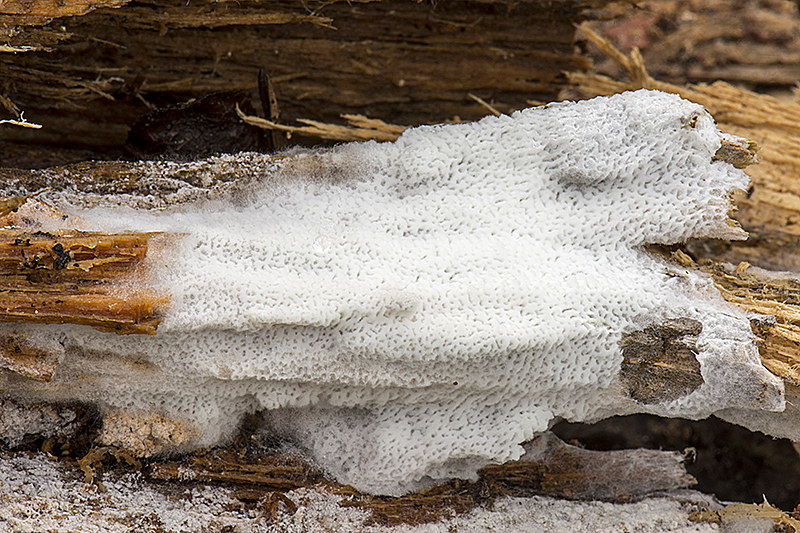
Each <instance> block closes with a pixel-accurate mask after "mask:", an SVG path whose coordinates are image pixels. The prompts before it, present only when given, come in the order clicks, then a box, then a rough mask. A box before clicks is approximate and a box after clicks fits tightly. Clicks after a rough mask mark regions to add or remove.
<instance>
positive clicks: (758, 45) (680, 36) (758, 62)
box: [588, 0, 800, 90]
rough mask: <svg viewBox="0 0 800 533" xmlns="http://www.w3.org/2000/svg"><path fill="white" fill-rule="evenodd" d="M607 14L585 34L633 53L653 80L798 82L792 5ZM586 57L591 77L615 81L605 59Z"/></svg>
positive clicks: (776, 1)
mask: <svg viewBox="0 0 800 533" xmlns="http://www.w3.org/2000/svg"><path fill="white" fill-rule="evenodd" d="M607 13H608V15H609V16H606V17H602V18H598V19H597V20H594V21H592V22H591V28H592V29H593V30H594V31H596V32H597V33H598V34H600V35H603V36H604V37H606V38H608V39H610V40H611V41H612V42H613V43H615V45H616V46H617V47H618V48H620V49H621V50H623V51H625V52H628V51H630V50H631V48H632V47H633V46H637V47H639V48H640V49H641V52H642V55H643V56H644V59H645V62H646V64H647V67H648V70H649V71H650V72H651V73H652V74H653V75H654V76H655V77H656V78H659V79H664V80H670V81H672V82H673V83H686V82H694V83H697V82H713V81H717V80H724V81H727V82H729V83H732V84H735V85H743V84H745V85H749V86H761V87H768V88H769V87H776V86H782V88H783V89H784V90H785V89H788V88H790V87H792V86H794V85H795V84H796V83H797V81H798V80H800V31H798V30H800V12H798V6H797V2H794V1H793V0H770V1H769V2H763V1H752V0H742V1H737V2H727V1H708V0H648V1H647V2H642V3H639V4H637V6H636V8H632V7H631V6H625V5H614V6H610V7H609V8H608V9H607ZM588 52H589V55H590V57H592V59H593V60H594V61H595V70H596V71H597V72H600V73H603V74H607V75H611V76H616V75H618V73H619V70H618V67H617V66H616V65H615V64H614V63H613V61H610V60H609V59H608V58H607V57H603V56H602V55H597V54H594V53H593V51H592V50H589V51H588Z"/></svg>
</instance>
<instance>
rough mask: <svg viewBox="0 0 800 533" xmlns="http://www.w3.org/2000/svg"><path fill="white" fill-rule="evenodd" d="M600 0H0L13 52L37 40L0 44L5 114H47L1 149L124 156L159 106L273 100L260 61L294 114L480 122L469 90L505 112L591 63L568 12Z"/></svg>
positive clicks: (286, 110) (32, 154) (0, 20)
mask: <svg viewBox="0 0 800 533" xmlns="http://www.w3.org/2000/svg"><path fill="white" fill-rule="evenodd" d="M110 1H111V0H110ZM122 3H124V2H123V1H122V0H120V1H118V2H117V1H116V0H113V1H112V5H120V4H122ZM604 3H606V2H605V1H603V0H558V1H550V2H540V1H525V2H517V3H513V4H508V3H505V2H499V1H497V2H496V1H475V0H467V1H457V0H447V1H443V2H442V1H440V2H435V3H432V4H431V3H419V2H411V1H405V0H387V1H367V2H344V1H341V2H310V3H309V2H300V1H298V0H279V1H276V2H268V3H267V2H263V1H258V0H253V1H248V2H231V1H223V2H216V1H211V0H199V1H193V2H192V3H191V4H186V2H184V1H182V0H180V1H179V0H159V1H156V2H149V3H145V2H135V1H134V2H130V3H127V4H126V5H124V6H122V7H119V8H115V9H112V8H109V7H100V8H99V9H95V10H94V11H91V12H89V13H88V14H85V15H83V16H74V17H71V18H61V19H58V20H57V21H54V22H52V23H50V24H48V25H45V26H43V27H33V26H30V25H29V26H24V27H23V26H19V25H20V24H30V23H41V22H42V18H43V17H63V16H65V15H68V14H78V13H81V12H84V11H85V10H86V9H87V6H89V5H90V4H87V3H86V2H81V1H79V0H70V1H67V2H63V3H62V2H59V3H49V2H45V1H43V0H42V1H35V2H19V1H12V2H5V3H3V4H2V5H0V35H2V33H3V28H5V33H6V35H5V39H4V41H5V43H6V44H5V46H6V48H5V50H7V51H18V52H19V51H24V50H28V51H27V52H25V53H17V54H15V55H12V54H9V53H6V54H2V53H0V80H1V81H0V96H3V97H4V98H5V100H4V101H7V102H8V103H9V105H4V106H3V107H5V108H6V111H5V112H2V111H3V110H2V109H0V119H4V118H6V119H18V118H19V111H24V112H25V118H27V119H28V120H29V121H30V122H31V123H35V124H40V125H42V126H43V127H42V128H41V129H40V130H31V129H25V128H15V127H8V126H6V127H4V128H3V129H2V130H0V153H3V162H4V166H15V167H19V168H25V167H37V168H43V167H47V166H54V165H58V164H64V163H68V162H77V161H83V160H89V159H105V158H117V157H119V156H120V155H122V153H123V149H124V148H125V146H126V139H127V136H128V132H129V130H130V129H131V127H132V125H133V124H134V123H135V122H136V121H137V120H138V119H139V118H140V117H142V116H144V115H146V114H148V113H150V112H151V111H152V110H154V109H161V108H164V107H165V106H170V105H174V104H177V103H182V102H187V101H188V100H190V99H200V98H201V97H203V96H206V95H209V94H210V93H217V92H220V91H227V92H230V91H239V93H238V98H239V100H238V101H239V102H240V104H242V105H243V104H244V103H249V102H253V105H254V106H255V108H256V110H257V111H258V110H259V109H260V108H263V107H265V106H263V105H262V103H261V102H260V98H259V95H258V91H257V85H258V73H259V71H260V70H263V71H265V72H268V73H270V74H271V76H272V81H273V83H274V85H275V88H276V91H277V94H278V97H279V99H280V102H281V108H282V110H283V117H284V120H286V121H289V122H291V121H292V120H293V118H298V117H306V118H309V119H312V120H320V121H324V122H336V121H337V120H338V119H339V115H341V114H347V113H350V114H353V113H358V114H362V115H365V116H368V117H371V118H376V119H381V120H384V121H386V122H391V123H399V124H411V125H418V124H425V123H438V122H444V121H453V120H456V121H457V120H462V119H463V120H473V119H476V118H479V117H480V116H482V115H483V114H484V112H483V107H482V106H481V105H480V104H479V103H478V102H476V101H475V100H474V99H472V98H471V97H470V96H469V95H470V94H474V95H477V96H478V97H480V98H482V99H484V100H487V101H489V100H491V101H493V102H494V105H495V106H497V108H498V109H500V110H501V111H508V110H510V109H516V108H520V107H525V106H526V105H527V104H526V102H527V101H528V100H531V99H534V100H542V101H549V100H552V99H554V98H555V97H556V95H557V94H558V91H559V90H561V89H562V88H563V87H564V84H565V79H564V77H563V74H562V72H563V71H566V70H576V69H584V68H587V67H588V66H589V63H588V62H587V61H586V60H585V59H584V58H582V57H580V56H579V55H576V54H575V51H574V49H573V44H572V39H573V35H574V31H575V30H574V26H573V24H574V23H576V22H579V21H581V20H583V19H584V18H585V17H586V16H589V12H588V11H587V8H588V7H593V6H597V5H602V4H604ZM56 4H58V5H56ZM95 5H104V4H95ZM26 17H28V18H26ZM29 19H30V20H29ZM212 32H213V34H212ZM0 103H2V102H0ZM12 105H13V107H12ZM14 109H16V111H14ZM230 111H231V113H233V108H232V106H231V109H230ZM4 115H5V116H4ZM262 116H263V115H262ZM232 117H233V118H232V119H231V120H233V121H235V122H236V123H238V124H239V125H241V122H239V121H238V118H237V117H236V116H235V114H234V115H232ZM209 136H210V135H209ZM133 148H134V149H135V148H136V147H135V146H134V147H133ZM189 155H191V154H189Z"/></svg>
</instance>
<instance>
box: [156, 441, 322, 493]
mask: <svg viewBox="0 0 800 533" xmlns="http://www.w3.org/2000/svg"><path fill="white" fill-rule="evenodd" d="M148 476H149V478H150V479H153V480H157V481H177V480H180V481H182V482H188V483H229V484H234V485H239V486H243V488H246V487H250V486H255V487H258V489H259V490H261V491H289V490H293V489H297V488H300V487H305V486H310V485H314V484H316V483H319V482H321V481H322V480H323V477H322V474H321V473H320V472H319V471H317V470H315V469H314V468H313V467H311V466H310V465H309V464H308V463H307V462H306V461H304V460H303V459H301V458H299V457H296V456H292V455H285V454H273V455H267V456H263V457H259V459H258V461H257V462H247V461H245V460H244V459H243V457H242V455H241V454H240V453H237V452H236V451H233V450H214V451H212V452H208V453H196V454H194V455H192V456H191V457H189V458H188V459H186V460H182V461H164V462H156V463H153V464H152V465H151V467H150V469H149V471H148Z"/></svg>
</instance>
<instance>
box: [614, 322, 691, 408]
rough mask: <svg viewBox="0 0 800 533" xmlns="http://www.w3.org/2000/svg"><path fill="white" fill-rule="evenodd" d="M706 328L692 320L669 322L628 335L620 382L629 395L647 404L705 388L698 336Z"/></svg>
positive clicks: (625, 341) (624, 341)
mask: <svg viewBox="0 0 800 533" xmlns="http://www.w3.org/2000/svg"><path fill="white" fill-rule="evenodd" d="M702 330H703V325H702V324H701V323H700V322H698V321H697V320H693V319H690V318H678V319H671V320H666V321H664V322H663V323H661V324H654V325H651V326H647V327H646V328H644V329H642V330H639V331H634V332H631V333H626V334H625V335H623V337H622V340H621V341H620V344H621V346H622V356H623V358H624V360H623V362H622V366H621V370H620V378H621V379H622V382H623V383H624V384H625V386H626V388H627V392H628V395H629V396H630V397H631V398H633V399H634V400H636V401H637V402H641V403H645V404H653V403H661V402H668V401H671V400H675V399H678V398H681V397H683V396H686V395H687V394H690V393H692V392H693V391H695V390H696V389H697V388H698V387H700V385H702V384H703V376H702V375H701V374H700V362H699V361H698V360H697V347H696V341H697V335H699V334H700V332H701V331H702Z"/></svg>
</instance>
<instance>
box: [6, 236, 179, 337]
mask: <svg viewBox="0 0 800 533" xmlns="http://www.w3.org/2000/svg"><path fill="white" fill-rule="evenodd" d="M152 235H153V234H147V233H117V234H109V233H99V232H85V231H58V232H52V233H50V232H42V231H35V232H30V231H20V230H16V229H1V230H0V321H3V322H29V323H56V324H84V325H89V326H92V327H94V328H96V329H99V330H101V331H110V332H116V333H148V334H154V333H155V331H156V328H157V326H158V322H159V317H158V310H159V309H160V308H161V307H163V306H164V305H166V303H167V298H165V297H164V296H161V295H157V294H155V293H154V292H153V291H150V290H148V289H145V288H139V287H136V286H135V285H134V284H133V283H129V281H130V279H131V277H132V276H133V275H134V274H135V273H136V271H137V268H138V267H139V265H140V263H141V261H142V260H143V259H144V257H145V254H146V253H147V244H148V240H149V238H150V237H151V236H152Z"/></svg>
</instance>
